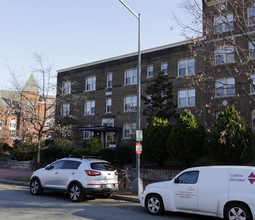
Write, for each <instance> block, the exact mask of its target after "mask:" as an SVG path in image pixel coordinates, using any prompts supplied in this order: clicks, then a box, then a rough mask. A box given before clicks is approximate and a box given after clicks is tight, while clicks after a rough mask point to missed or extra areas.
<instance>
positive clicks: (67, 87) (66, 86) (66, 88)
mask: <svg viewBox="0 0 255 220" xmlns="http://www.w3.org/2000/svg"><path fill="white" fill-rule="evenodd" d="M68 94H71V82H70V81H66V82H63V84H62V95H68Z"/></svg>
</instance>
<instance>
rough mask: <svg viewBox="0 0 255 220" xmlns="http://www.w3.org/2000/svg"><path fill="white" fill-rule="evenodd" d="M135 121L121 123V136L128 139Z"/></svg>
mask: <svg viewBox="0 0 255 220" xmlns="http://www.w3.org/2000/svg"><path fill="white" fill-rule="evenodd" d="M135 130H136V123H127V124H123V138H125V139H130V138H132V137H133V136H134V134H135Z"/></svg>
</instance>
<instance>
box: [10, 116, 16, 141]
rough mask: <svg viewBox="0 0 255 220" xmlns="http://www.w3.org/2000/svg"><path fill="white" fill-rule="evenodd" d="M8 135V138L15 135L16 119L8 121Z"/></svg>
mask: <svg viewBox="0 0 255 220" xmlns="http://www.w3.org/2000/svg"><path fill="white" fill-rule="evenodd" d="M9 137H10V138H15V137H16V121H15V120H11V121H10V128H9Z"/></svg>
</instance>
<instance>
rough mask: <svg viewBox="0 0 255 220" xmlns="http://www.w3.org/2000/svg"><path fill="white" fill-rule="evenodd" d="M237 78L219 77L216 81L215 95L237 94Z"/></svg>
mask: <svg viewBox="0 0 255 220" xmlns="http://www.w3.org/2000/svg"><path fill="white" fill-rule="evenodd" d="M235 94H236V89H235V79H234V78H222V79H217V80H216V82H215V96H216V97H224V96H235Z"/></svg>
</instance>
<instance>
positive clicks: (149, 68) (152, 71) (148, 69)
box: [147, 65, 154, 77]
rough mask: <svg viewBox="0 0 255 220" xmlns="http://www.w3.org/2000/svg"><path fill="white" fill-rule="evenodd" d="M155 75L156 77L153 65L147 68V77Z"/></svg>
mask: <svg viewBox="0 0 255 220" xmlns="http://www.w3.org/2000/svg"><path fill="white" fill-rule="evenodd" d="M153 75H154V70H153V65H149V66H147V77H153Z"/></svg>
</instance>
